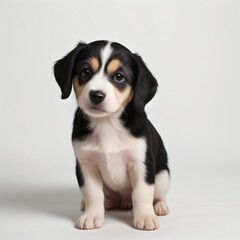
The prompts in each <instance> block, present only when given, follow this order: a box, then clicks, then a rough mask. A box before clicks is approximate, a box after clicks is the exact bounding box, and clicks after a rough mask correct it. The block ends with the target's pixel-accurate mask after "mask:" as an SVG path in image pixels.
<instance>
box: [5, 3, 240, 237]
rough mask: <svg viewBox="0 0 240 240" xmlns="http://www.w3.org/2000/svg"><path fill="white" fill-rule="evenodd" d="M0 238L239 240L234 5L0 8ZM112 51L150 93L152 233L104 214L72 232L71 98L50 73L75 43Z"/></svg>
mask: <svg viewBox="0 0 240 240" xmlns="http://www.w3.org/2000/svg"><path fill="white" fill-rule="evenodd" d="M0 32H1V33H0V34H1V38H0V41H1V44H0V66H1V68H0V72H1V75H0V81H1V85H0V104H1V105H0V121H1V122H0V164H1V166H0V211H1V212H0V229H1V230H0V238H1V239H4V240H8V239H24V240H28V239H35V240H37V239H69V240H71V239H84V240H87V239H91V240H92V239H123V238H126V239H153V240H154V239H162V240H165V239H171V240H172V239H185V240H187V239H195V240H196V239H219V240H220V239H240V233H239V224H240V217H239V215H240V188H239V187H240V177H239V167H240V163H239V162H240V161H239V160H240V150H239V147H240V146H239V139H240V128H239V123H240V112H239V103H240V90H239V89H240V84H239V81H240V71H239V67H240V47H239V46H240V44H239V43H240V2H239V1H237V0H236V1H231V0H216V1H214V0H212V1H211V0H202V1H200V0H192V1H190V0H179V1H177V0H175V1H174V0H158V1H157V0H155V1H153V0H145V1H143V0H141V1H140V0H132V1H130V0H129V1H127V0H121V1H114V0H108V1H107V0H101V1H100V0H98V1H97V0H95V1H94V0H91V1H87V0H85V1H80V0H78V1H73V0H68V1H67V0H65V1H63V0H62V1H57V0H55V1H54V0H48V1H46V0H41V1H40V0H39V1H33V0H22V1H20V0H19V1H18V0H15V1H13V0H8V1H7V0H6V1H0ZM98 39H108V40H111V41H118V42H120V43H122V44H124V45H126V46H127V47H128V48H129V49H131V50H132V51H133V52H138V53H139V54H140V55H142V57H143V59H144V60H145V62H146V63H147V64H148V66H149V68H150V70H151V71H152V72H153V74H154V75H155V77H156V78H157V79H158V82H159V90H158V93H157V95H156V97H155V98H154V100H153V101H152V102H151V103H150V104H149V105H148V107H147V113H148V116H149V118H150V119H151V121H152V122H153V123H154V125H155V126H156V128H157V129H158V130H159V132H160V133H161V135H162V137H163V140H164V142H165V145H166V148H167V150H168V153H169V159H170V168H171V170H172V188H171V191H170V193H169V195H168V202H169V205H170V209H171V214H170V215H169V216H167V217H160V218H159V220H160V224H161V229H160V230H158V231H155V232H141V231H137V230H134V229H133V228H132V218H131V213H130V212H121V211H110V212H107V213H106V221H105V226H104V228H102V229H100V230H97V231H80V230H77V229H75V228H74V221H75V220H76V218H77V217H78V216H79V215H80V214H81V213H80V211H79V204H80V200H81V195H80V192H79V190H78V186H77V181H76V178H75V174H74V167H75V166H74V165H75V160H74V155H73V151H72V147H71V141H70V136H71V128H72V118H73V113H74V109H75V106H76V104H75V101H74V97H73V96H71V97H70V99H68V100H65V101H62V100H60V89H59V87H58V85H57V83H56V82H55V79H54V77H53V74H52V66H53V63H54V61H56V60H58V59H59V58H61V57H62V56H63V55H65V54H66V53H67V52H69V51H70V50H71V49H72V48H73V47H74V46H75V45H76V44H77V42H78V41H80V40H83V41H86V42H91V41H94V40H98Z"/></svg>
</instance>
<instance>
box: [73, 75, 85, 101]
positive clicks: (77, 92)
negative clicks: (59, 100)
mask: <svg viewBox="0 0 240 240" xmlns="http://www.w3.org/2000/svg"><path fill="white" fill-rule="evenodd" d="M83 87H84V85H83V86H79V83H78V76H75V77H74V78H73V89H74V92H75V95H76V98H79V96H80V94H81V92H82V89H83Z"/></svg>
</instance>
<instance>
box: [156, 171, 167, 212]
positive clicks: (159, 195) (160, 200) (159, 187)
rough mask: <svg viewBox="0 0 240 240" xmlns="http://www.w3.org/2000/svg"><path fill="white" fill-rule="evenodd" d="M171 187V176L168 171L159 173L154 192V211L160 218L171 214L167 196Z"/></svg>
mask: <svg viewBox="0 0 240 240" xmlns="http://www.w3.org/2000/svg"><path fill="white" fill-rule="evenodd" d="M169 186H170V176H169V173H168V171H167V170H163V171H161V172H159V173H158V174H157V175H156V177H155V190H154V202H153V205H154V211H155V213H156V215H158V216H165V215H168V214H169V208H168V206H167V202H166V195H167V193H168V190H169Z"/></svg>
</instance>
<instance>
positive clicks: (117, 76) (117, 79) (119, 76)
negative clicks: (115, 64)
mask: <svg viewBox="0 0 240 240" xmlns="http://www.w3.org/2000/svg"><path fill="white" fill-rule="evenodd" d="M113 80H114V81H115V82H119V83H122V82H124V81H125V78H124V76H123V75H122V74H121V73H116V74H115V75H114V76H113Z"/></svg>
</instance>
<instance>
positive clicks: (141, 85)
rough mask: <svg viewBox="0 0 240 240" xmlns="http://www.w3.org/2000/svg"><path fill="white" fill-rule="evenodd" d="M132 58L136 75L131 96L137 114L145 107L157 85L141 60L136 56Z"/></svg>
mask: <svg viewBox="0 0 240 240" xmlns="http://www.w3.org/2000/svg"><path fill="white" fill-rule="evenodd" d="M134 58H135V61H136V63H137V75H136V83H135V87H134V94H133V105H134V107H135V109H136V111H137V112H143V111H144V108H145V105H146V104H147V103H148V102H149V101H150V100H151V99H152V98H153V96H154V95H155V93H156V91H157V87H158V83H157V80H156V79H155V78H154V76H153V75H152V73H151V72H150V71H149V69H148V68H147V66H146V65H145V63H144V62H143V60H142V58H141V57H140V56H139V55H137V54H134Z"/></svg>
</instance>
